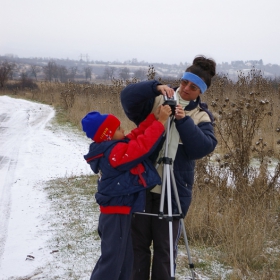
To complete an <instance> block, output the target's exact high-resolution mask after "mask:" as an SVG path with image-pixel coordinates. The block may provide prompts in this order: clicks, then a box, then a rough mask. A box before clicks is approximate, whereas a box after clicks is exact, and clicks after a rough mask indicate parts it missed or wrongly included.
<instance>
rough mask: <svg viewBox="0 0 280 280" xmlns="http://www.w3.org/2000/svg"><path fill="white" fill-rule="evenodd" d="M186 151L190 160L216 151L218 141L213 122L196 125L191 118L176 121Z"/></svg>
mask: <svg viewBox="0 0 280 280" xmlns="http://www.w3.org/2000/svg"><path fill="white" fill-rule="evenodd" d="M176 128H177V130H178V132H179V134H180V139H181V141H182V144H183V147H184V151H185V153H186V156H187V158H188V159H191V160H196V159H200V158H202V157H204V156H206V155H208V154H210V153H211V152H213V151H214V149H215V147H216V145H217V139H216V137H215V135H214V128H213V125H212V123H211V122H201V123H199V124H198V125H196V124H195V123H194V121H193V119H192V118H191V117H189V116H186V117H185V118H183V119H181V120H177V121H176Z"/></svg>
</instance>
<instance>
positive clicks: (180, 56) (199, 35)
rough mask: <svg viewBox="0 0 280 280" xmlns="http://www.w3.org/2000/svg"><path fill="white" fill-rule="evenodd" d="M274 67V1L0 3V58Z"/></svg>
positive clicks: (278, 55) (277, 28) (278, 13)
mask: <svg viewBox="0 0 280 280" xmlns="http://www.w3.org/2000/svg"><path fill="white" fill-rule="evenodd" d="M5 54H14V55H18V56H19V57H50V58H65V59H66V58H70V59H77V60H78V59H79V58H80V56H81V54H82V55H88V57H89V59H90V60H103V61H116V60H119V61H120V62H124V61H126V60H131V59H133V58H137V59H138V61H142V60H144V61H147V62H150V63H153V62H164V63H176V64H178V63H180V62H183V63H184V62H191V61H192V60H193V58H194V57H195V56H196V55H198V54H203V55H205V56H207V57H212V58H214V59H215V60H216V62H217V63H222V62H231V61H234V60H243V61H245V60H260V59H263V62H264V64H268V63H275V64H279V65H280V0H211V1H209V0H138V1H136V0H0V55H5Z"/></svg>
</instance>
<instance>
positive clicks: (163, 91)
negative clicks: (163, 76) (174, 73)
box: [157, 85, 174, 98]
mask: <svg viewBox="0 0 280 280" xmlns="http://www.w3.org/2000/svg"><path fill="white" fill-rule="evenodd" d="M157 91H159V92H160V93H161V94H162V95H165V96H168V97H169V98H171V97H172V96H173V95H174V90H173V88H170V87H169V86H167V85H158V86H157Z"/></svg>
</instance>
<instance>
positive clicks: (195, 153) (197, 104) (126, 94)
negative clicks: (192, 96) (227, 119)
mask: <svg viewBox="0 0 280 280" xmlns="http://www.w3.org/2000/svg"><path fill="white" fill-rule="evenodd" d="M157 85H160V83H159V82H157V81H155V80H153V81H144V82H140V83H135V84H130V85H128V86H127V87H125V88H124V89H123V90H122V92H121V103H122V106H123V109H124V111H125V114H126V115H127V117H128V118H129V119H130V120H131V121H133V122H134V123H135V124H136V125H138V124H139V123H140V122H141V121H142V120H143V119H145V118H146V116H147V115H148V114H149V113H150V112H151V110H152V108H153V105H154V101H155V98H156V97H157V96H159V95H160V92H159V91H157V90H156V87H157ZM175 90H176V89H175ZM194 110H195V111H194ZM185 111H186V112H187V113H190V115H192V114H191V113H192V112H199V113H202V114H203V112H205V113H207V115H208V116H209V118H208V117H207V116H206V118H207V119H208V121H203V122H198V123H197V124H195V122H194V120H193V119H192V117H190V116H186V117H184V118H183V119H180V120H175V125H176V128H177V130H178V132H179V135H180V139H181V142H182V144H179V146H178V150H177V153H176V156H175V160H174V163H173V171H174V176H175V181H176V187H177V190H178V194H179V198H180V204H181V208H182V212H183V215H184V216H185V215H186V213H187V211H188V208H189V206H190V203H191V198H192V187H193V183H194V170H195V160H197V159H200V158H202V157H204V156H206V155H208V154H209V153H211V152H212V151H214V149H215V147H216V145H217V140H216V138H215V135H214V129H213V123H212V122H213V117H212V114H211V113H210V112H209V111H208V109H207V105H206V104H205V103H201V100H200V98H199V97H198V98H197V100H196V101H191V102H190V103H189V105H187V106H186V107H185ZM204 119H205V117H204ZM196 122H197V120H196ZM154 158H155V157H154ZM173 213H178V206H177V203H176V202H175V200H174V197H173Z"/></svg>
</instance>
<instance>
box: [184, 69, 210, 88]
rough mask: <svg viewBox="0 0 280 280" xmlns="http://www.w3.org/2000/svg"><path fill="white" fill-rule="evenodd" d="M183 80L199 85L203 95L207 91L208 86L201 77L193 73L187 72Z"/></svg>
mask: <svg viewBox="0 0 280 280" xmlns="http://www.w3.org/2000/svg"><path fill="white" fill-rule="evenodd" d="M182 80H187V81H190V82H192V83H194V84H195V85H197V86H198V87H199V89H200V91H201V93H204V92H205V91H206V90H207V85H206V84H205V82H204V81H203V80H202V79H201V78H200V77H198V76H197V75H195V74H193V73H191V72H185V73H184V75H183V77H182Z"/></svg>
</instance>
